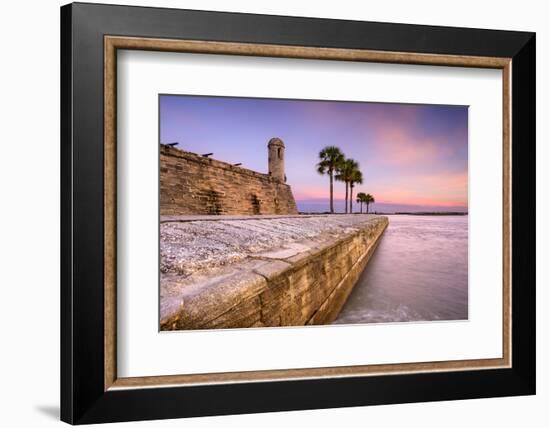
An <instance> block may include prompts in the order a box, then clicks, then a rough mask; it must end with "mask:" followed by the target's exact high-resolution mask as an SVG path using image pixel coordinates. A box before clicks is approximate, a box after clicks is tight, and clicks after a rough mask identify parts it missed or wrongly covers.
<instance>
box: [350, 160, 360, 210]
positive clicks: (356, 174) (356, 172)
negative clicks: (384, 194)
mask: <svg viewBox="0 0 550 428" xmlns="http://www.w3.org/2000/svg"><path fill="white" fill-rule="evenodd" d="M362 183H363V174H362V173H361V171H359V164H357V169H354V170H353V174H352V175H351V177H350V180H349V212H350V214H353V206H352V204H353V188H354V187H355V185H356V184H362Z"/></svg>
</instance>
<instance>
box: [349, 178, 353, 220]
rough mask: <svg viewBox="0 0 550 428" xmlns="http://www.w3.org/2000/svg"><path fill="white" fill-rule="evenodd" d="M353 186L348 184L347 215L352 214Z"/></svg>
mask: <svg viewBox="0 0 550 428" xmlns="http://www.w3.org/2000/svg"><path fill="white" fill-rule="evenodd" d="M352 204H353V186H352V184H351V183H350V185H349V213H350V214H353V205H352Z"/></svg>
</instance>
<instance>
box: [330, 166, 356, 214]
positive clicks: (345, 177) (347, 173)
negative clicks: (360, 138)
mask: <svg viewBox="0 0 550 428" xmlns="http://www.w3.org/2000/svg"><path fill="white" fill-rule="evenodd" d="M358 170H359V164H358V163H357V162H356V161H354V160H353V159H346V160H345V161H344V162H342V164H341V165H340V168H338V174H337V175H336V177H335V178H336V180H338V181H343V182H344V183H345V184H346V203H345V207H346V210H345V212H346V214H347V212H348V189H349V184H350V182H351V181H352V179H353V178H354V176H355V174H356V171H358Z"/></svg>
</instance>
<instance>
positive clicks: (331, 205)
mask: <svg viewBox="0 0 550 428" xmlns="http://www.w3.org/2000/svg"><path fill="white" fill-rule="evenodd" d="M329 177H330V213H331V214H334V202H333V199H332V198H333V193H334V190H333V183H332V171H331V172H329Z"/></svg>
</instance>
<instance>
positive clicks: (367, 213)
mask: <svg viewBox="0 0 550 428" xmlns="http://www.w3.org/2000/svg"><path fill="white" fill-rule="evenodd" d="M368 213H369V203H368V202H367V214H368Z"/></svg>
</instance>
